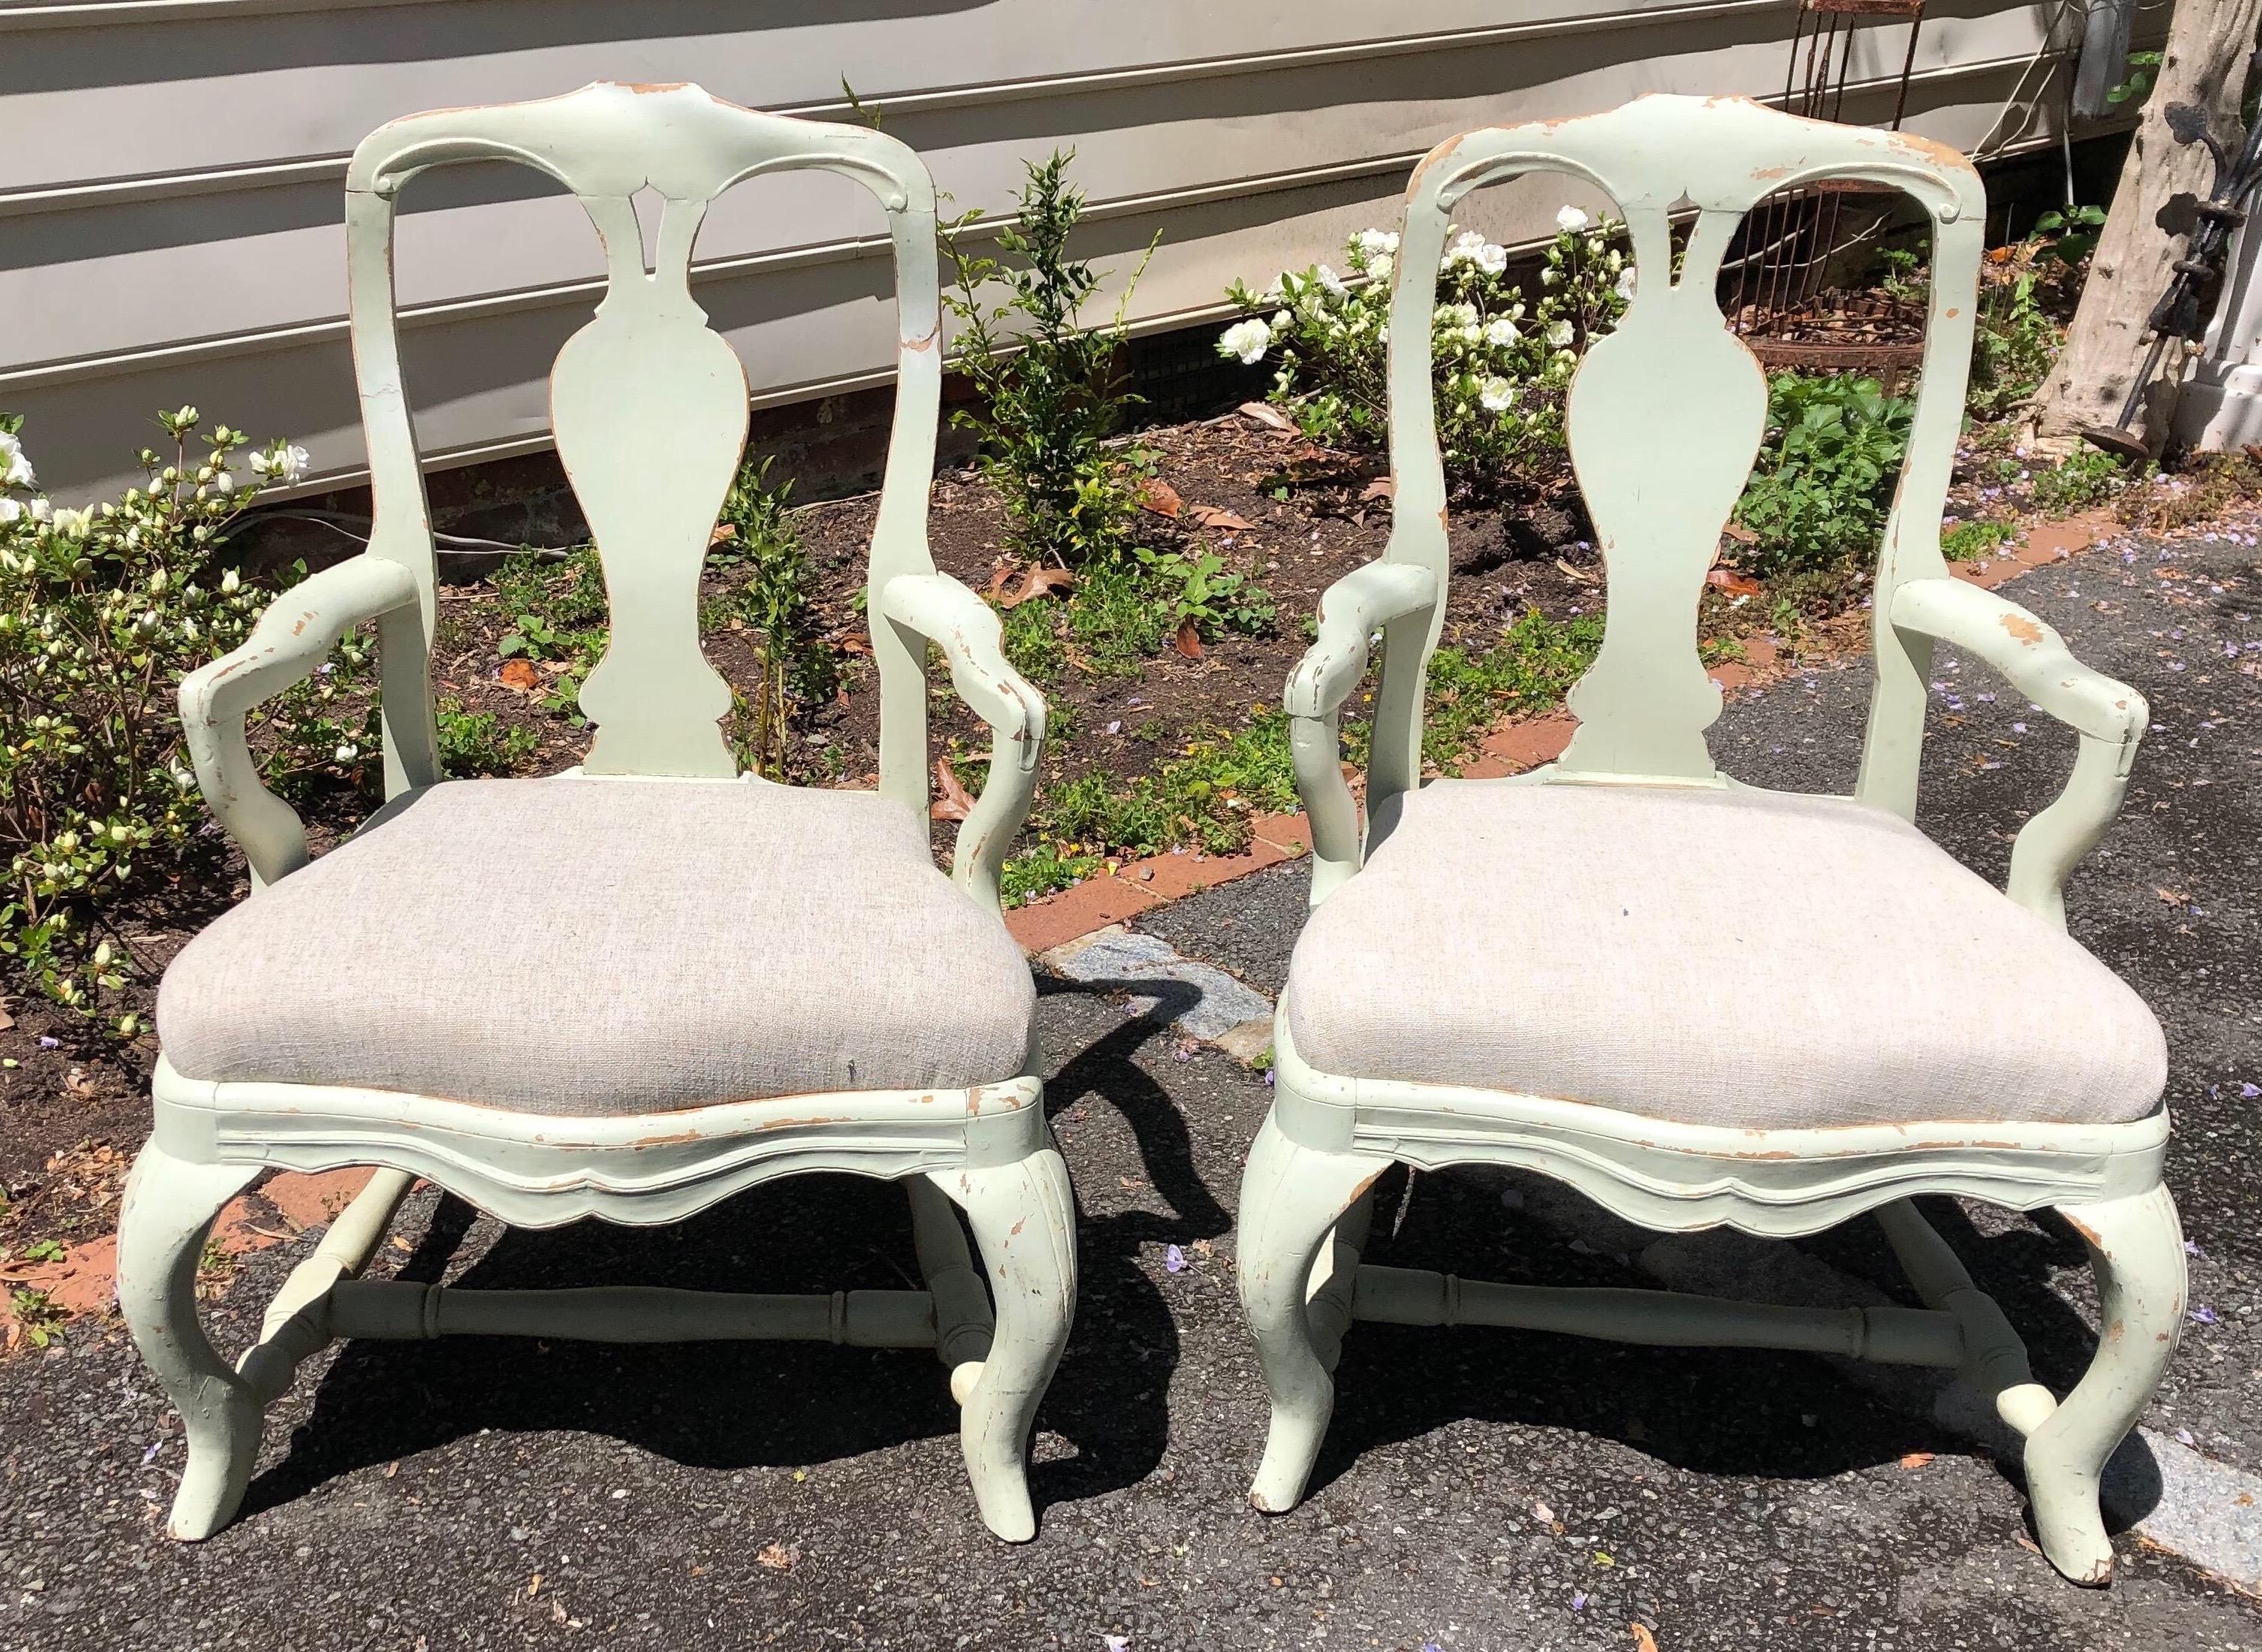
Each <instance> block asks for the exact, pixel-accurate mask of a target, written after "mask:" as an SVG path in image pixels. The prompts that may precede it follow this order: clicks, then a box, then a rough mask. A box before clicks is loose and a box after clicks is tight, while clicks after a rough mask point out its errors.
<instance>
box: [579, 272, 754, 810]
mask: <svg viewBox="0 0 2262 1652" xmlns="http://www.w3.org/2000/svg"><path fill="white" fill-rule="evenodd" d="M667 285H668V284H667V283H666V281H665V279H664V278H663V279H662V280H660V281H657V282H645V281H641V280H638V281H630V282H623V281H622V280H620V279H618V278H617V277H616V280H615V283H614V286H613V291H612V292H611V293H610V294H609V296H608V297H607V298H606V300H605V303H604V305H603V306H602V308H600V310H599V311H598V312H597V316H596V319H595V320H593V321H591V322H590V323H589V325H588V326H587V327H583V328H582V329H581V330H580V332H579V333H576V334H574V335H573V338H571V339H570V340H568V341H566V348H564V349H563V350H562V351H560V352H559V353H558V363H557V366H556V368H555V369H554V370H552V371H551V380H550V394H551V423H552V425H553V427H555V429H556V432H557V436H558V457H559V459H560V460H561V461H562V462H563V463H564V464H565V467H566V474H567V475H568V476H570V477H571V478H573V492H574V494H575V496H576V497H577V498H578V499H580V505H581V510H582V513H583V514H585V515H586V516H587V518H588V521H589V531H590V534H591V536H592V537H593V538H594V539H595V541H596V544H597V557H598V560H599V561H600V562H602V564H604V570H605V592H606V596H607V599H608V601H609V607H610V609H611V614H612V640H611V643H610V645H609V647H608V648H607V649H606V650H605V657H604V658H603V659H602V660H600V661H599V662H598V663H597V665H596V668H595V669H594V671H592V672H590V673H589V679H588V681H587V683H585V684H584V685H583V686H582V688H581V710H582V712H583V713H584V714H585V715H587V717H588V719H589V721H590V722H592V723H594V725H595V726H596V738H595V740H594V743H592V744H591V746H590V748H589V755H588V757H587V759H586V760H585V761H584V762H583V764H582V768H583V769H584V771H585V772H588V773H591V774H673V775H722V776H728V775H731V774H734V773H736V772H737V766H738V765H736V763H735V762H734V761H733V760H732V758H731V749H730V746H729V744H728V743H727V742H725V741H724V737H723V731H722V729H721V728H720V726H719V725H720V723H721V721H722V719H723V717H724V715H725V714H726V713H728V712H729V710H730V708H731V690H730V686H729V685H728V684H727V683H725V682H724V680H723V678H722V676H721V675H720V674H719V673H718V672H717V671H716V670H715V668H714V667H713V666H712V665H710V664H708V663H707V659H706V657H705V655H703V654H702V652H701V651H700V648H699V576H700V571H701V570H702V567H703V566H704V565H705V563H706V558H707V544H708V540H709V537H710V535H711V534H712V533H713V531H714V527H715V518H716V514H717V512H719V511H720V510H721V509H722V507H723V499H724V495H725V494H726V493H728V492H729V491H730V486H731V478H732V477H733V476H734V475H735V474H736V473H737V470H738V458H739V455H740V453H741V451H742V450H743V449H744V448H745V446H746V406H747V391H746V370H745V369H744V368H743V367H741V366H740V364H739V362H738V356H737V354H736V353H735V352H734V351H733V350H732V349H731V346H730V345H729V343H728V342H727V341H724V339H723V338H722V337H720V336H719V335H718V334H716V333H714V332H712V331H710V329H709V327H708V326H707V322H706V317H705V315H704V314H703V313H702V312H701V311H700V310H699V309H698V307H697V306H696V305H694V304H693V303H692V302H691V300H690V298H689V297H688V294H686V293H684V292H682V291H681V289H680V288H679V290H678V291H676V292H674V294H670V293H669V292H668V291H667Z"/></svg>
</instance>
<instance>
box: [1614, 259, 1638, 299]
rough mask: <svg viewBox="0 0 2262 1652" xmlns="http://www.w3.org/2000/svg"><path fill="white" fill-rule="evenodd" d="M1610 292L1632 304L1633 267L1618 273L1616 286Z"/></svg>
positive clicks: (1629, 265)
mask: <svg viewBox="0 0 2262 1652" xmlns="http://www.w3.org/2000/svg"><path fill="white" fill-rule="evenodd" d="M1612 291H1615V292H1617V295H1618V297H1619V298H1624V300H1625V301H1626V302H1627V303H1628V304H1632V302H1633V266H1632V264H1628V265H1627V266H1626V267H1625V268H1624V269H1621V270H1619V271H1618V281H1617V286H1616V287H1615V288H1614V289H1612Z"/></svg>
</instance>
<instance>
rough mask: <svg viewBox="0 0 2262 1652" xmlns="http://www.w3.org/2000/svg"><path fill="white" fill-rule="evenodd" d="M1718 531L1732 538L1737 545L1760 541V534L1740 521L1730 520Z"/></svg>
mask: <svg viewBox="0 0 2262 1652" xmlns="http://www.w3.org/2000/svg"><path fill="white" fill-rule="evenodd" d="M1720 532H1721V534H1722V535H1724V536H1725V537H1726V538H1729V539H1733V540H1734V541H1735V542H1736V543H1738V544H1739V545H1756V544H1758V543H1759V542H1760V536H1759V535H1757V534H1754V532H1752V530H1751V529H1750V528H1747V527H1745V526H1744V525H1743V524H1742V523H1741V522H1730V523H1728V524H1727V525H1726V526H1725V527H1724V528H1721V529H1720Z"/></svg>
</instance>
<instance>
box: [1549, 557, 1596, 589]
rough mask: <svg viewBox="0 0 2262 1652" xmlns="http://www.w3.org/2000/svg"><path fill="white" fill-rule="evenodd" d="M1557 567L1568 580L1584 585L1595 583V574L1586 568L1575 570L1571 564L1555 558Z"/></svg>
mask: <svg viewBox="0 0 2262 1652" xmlns="http://www.w3.org/2000/svg"><path fill="white" fill-rule="evenodd" d="M1555 566H1556V567H1557V568H1559V569H1560V570H1561V571H1562V573H1563V576H1564V578H1567V579H1576V580H1577V581H1578V582H1579V583H1580V584H1581V585H1592V584H1594V583H1595V576H1594V575H1593V574H1591V573H1589V572H1588V571H1587V570H1585V569H1584V568H1574V567H1573V566H1572V565H1571V564H1569V563H1567V562H1566V561H1564V560H1563V558H1562V557H1556V558H1555Z"/></svg>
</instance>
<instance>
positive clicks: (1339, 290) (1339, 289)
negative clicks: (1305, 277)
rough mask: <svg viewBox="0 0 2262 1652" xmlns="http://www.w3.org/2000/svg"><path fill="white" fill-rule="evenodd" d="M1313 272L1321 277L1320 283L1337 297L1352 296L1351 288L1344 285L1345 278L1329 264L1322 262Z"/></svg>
mask: <svg viewBox="0 0 2262 1652" xmlns="http://www.w3.org/2000/svg"><path fill="white" fill-rule="evenodd" d="M1312 273H1313V274H1314V275H1315V276H1317V277H1319V282H1320V285H1322V287H1325V288H1326V289H1327V290H1328V291H1329V292H1330V293H1331V294H1333V295H1334V296H1335V297H1336V298H1349V297H1351V289H1350V288H1349V287H1346V286H1345V285H1344V278H1343V277H1341V276H1339V275H1337V274H1336V272H1335V271H1334V270H1333V269H1329V267H1328V266H1327V265H1325V264H1322V265H1321V266H1320V267H1319V268H1318V269H1315V270H1314V271H1313V272H1312Z"/></svg>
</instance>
